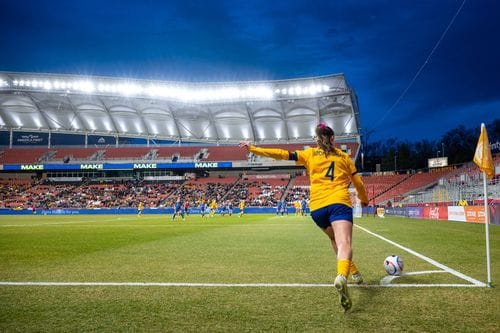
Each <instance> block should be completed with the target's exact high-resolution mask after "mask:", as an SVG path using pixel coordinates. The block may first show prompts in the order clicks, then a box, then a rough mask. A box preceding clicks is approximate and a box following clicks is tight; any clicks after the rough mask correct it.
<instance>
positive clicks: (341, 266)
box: [337, 259, 351, 279]
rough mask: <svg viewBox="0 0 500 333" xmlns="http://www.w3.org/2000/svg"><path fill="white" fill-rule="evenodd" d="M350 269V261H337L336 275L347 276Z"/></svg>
mask: <svg viewBox="0 0 500 333" xmlns="http://www.w3.org/2000/svg"><path fill="white" fill-rule="evenodd" d="M350 267H351V261H350V260H349V259H339V260H338V261H337V274H342V275H343V276H345V277H346V279H347V277H348V276H349V268H350Z"/></svg>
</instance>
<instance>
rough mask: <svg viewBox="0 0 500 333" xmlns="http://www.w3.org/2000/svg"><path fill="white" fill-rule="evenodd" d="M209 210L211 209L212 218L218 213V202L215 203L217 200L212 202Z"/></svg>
mask: <svg viewBox="0 0 500 333" xmlns="http://www.w3.org/2000/svg"><path fill="white" fill-rule="evenodd" d="M209 208H210V215H209V216H210V217H214V216H215V213H216V211H217V201H215V199H213V200H212V201H211V202H210V205H209Z"/></svg>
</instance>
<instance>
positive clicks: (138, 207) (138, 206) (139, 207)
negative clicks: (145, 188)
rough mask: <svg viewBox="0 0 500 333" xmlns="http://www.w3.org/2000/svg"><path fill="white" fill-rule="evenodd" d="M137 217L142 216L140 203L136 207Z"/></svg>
mask: <svg viewBox="0 0 500 333" xmlns="http://www.w3.org/2000/svg"><path fill="white" fill-rule="evenodd" d="M137 216H139V217H140V216H142V202H139V205H137Z"/></svg>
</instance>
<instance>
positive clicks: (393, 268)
mask: <svg viewBox="0 0 500 333" xmlns="http://www.w3.org/2000/svg"><path fill="white" fill-rule="evenodd" d="M403 268H404V264H403V259H401V258H400V257H399V256H396V255H392V256H388V257H387V258H385V260H384V269H385V271H386V272H387V274H389V275H401V274H403Z"/></svg>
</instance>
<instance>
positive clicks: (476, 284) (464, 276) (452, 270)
mask: <svg viewBox="0 0 500 333" xmlns="http://www.w3.org/2000/svg"><path fill="white" fill-rule="evenodd" d="M355 226H356V227H357V228H359V229H361V230H363V231H364V232H366V233H368V234H370V235H372V236H375V237H377V238H379V239H381V240H383V241H385V242H387V243H389V244H392V245H394V246H396V247H398V248H400V249H402V250H404V251H406V252H408V253H410V254H412V255H414V256H416V257H418V258H420V259H422V260H425V261H427V262H428V263H430V264H431V265H434V266H436V267H438V268H441V269H442V270H444V271H446V272H448V273H450V274H453V275H455V276H457V277H459V278H461V279H463V280H466V281H469V282H470V283H473V284H474V285H475V286H477V287H487V285H486V283H484V282H481V281H478V280H476V279H474V278H471V277H470V276H467V275H465V274H463V273H460V272H458V271H456V270H454V269H452V268H450V267H448V266H445V265H443V264H441V263H439V262H437V261H436V260H434V259H431V258H429V257H426V256H424V255H423V254H420V253H418V252H416V251H413V250H412V249H409V248H407V247H404V246H403V245H401V244H398V243H396V242H393V241H391V240H390V239H387V238H385V237H383V236H380V235H378V234H376V233H374V232H372V231H370V230H368V229H365V228H363V227H360V226H359V225H355ZM394 286H396V285H394Z"/></svg>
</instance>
